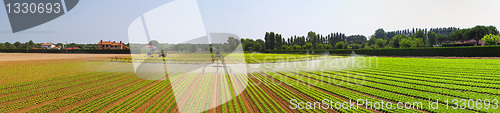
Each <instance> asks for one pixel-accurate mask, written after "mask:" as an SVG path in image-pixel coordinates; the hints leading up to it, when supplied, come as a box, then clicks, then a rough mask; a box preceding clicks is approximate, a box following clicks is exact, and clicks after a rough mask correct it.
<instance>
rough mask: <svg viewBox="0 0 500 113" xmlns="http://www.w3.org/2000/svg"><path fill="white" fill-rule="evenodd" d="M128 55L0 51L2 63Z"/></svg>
mask: <svg viewBox="0 0 500 113" xmlns="http://www.w3.org/2000/svg"><path fill="white" fill-rule="evenodd" d="M127 56H130V54H53V53H0V64H12V63H16V64H17V63H39V62H54V61H89V60H103V59H109V58H113V57H127Z"/></svg>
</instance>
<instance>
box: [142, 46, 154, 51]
mask: <svg viewBox="0 0 500 113" xmlns="http://www.w3.org/2000/svg"><path fill="white" fill-rule="evenodd" d="M142 49H147V50H156V46H154V45H146V46H144V47H142Z"/></svg>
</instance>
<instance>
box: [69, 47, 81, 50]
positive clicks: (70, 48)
mask: <svg viewBox="0 0 500 113" xmlns="http://www.w3.org/2000/svg"><path fill="white" fill-rule="evenodd" d="M66 49H67V50H73V49H80V48H79V47H68V48H66Z"/></svg>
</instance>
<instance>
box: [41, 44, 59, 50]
mask: <svg viewBox="0 0 500 113" xmlns="http://www.w3.org/2000/svg"><path fill="white" fill-rule="evenodd" d="M54 47H56V45H54V44H52V43H43V44H42V46H41V48H45V49H52V48H54Z"/></svg>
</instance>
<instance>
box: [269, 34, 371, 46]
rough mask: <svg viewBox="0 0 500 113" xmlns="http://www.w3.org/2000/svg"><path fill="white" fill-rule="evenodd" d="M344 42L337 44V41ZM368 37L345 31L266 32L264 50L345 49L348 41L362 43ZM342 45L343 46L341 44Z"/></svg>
mask: <svg viewBox="0 0 500 113" xmlns="http://www.w3.org/2000/svg"><path fill="white" fill-rule="evenodd" d="M339 42H342V44H339V45H337V43H339ZM366 42H367V38H366V37H365V36H363V35H351V36H346V35H345V34H344V33H339V32H337V33H330V34H326V35H322V34H317V33H315V32H313V31H310V32H308V33H307V35H306V36H296V35H295V36H291V37H290V38H283V37H282V36H281V34H278V33H274V32H266V35H265V38H264V48H263V49H264V50H295V49H333V48H337V49H343V48H347V45H346V43H349V44H351V43H352V44H362V43H366ZM340 45H342V46H340Z"/></svg>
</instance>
